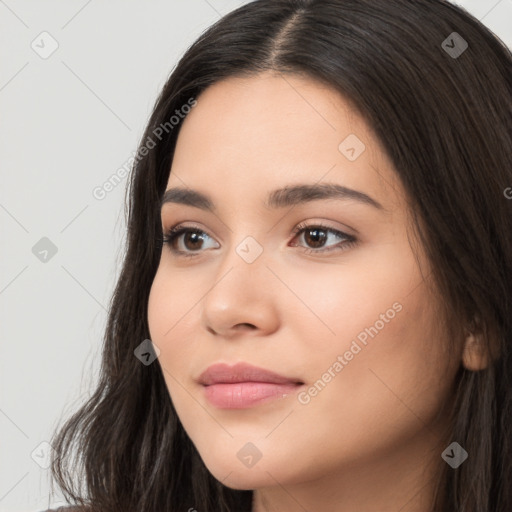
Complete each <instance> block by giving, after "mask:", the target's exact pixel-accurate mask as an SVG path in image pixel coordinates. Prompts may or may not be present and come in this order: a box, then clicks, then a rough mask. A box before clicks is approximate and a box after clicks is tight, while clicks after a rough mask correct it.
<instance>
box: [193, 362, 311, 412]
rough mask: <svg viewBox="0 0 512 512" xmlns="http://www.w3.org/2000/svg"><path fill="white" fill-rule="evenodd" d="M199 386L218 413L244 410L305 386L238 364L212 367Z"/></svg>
mask: <svg viewBox="0 0 512 512" xmlns="http://www.w3.org/2000/svg"><path fill="white" fill-rule="evenodd" d="M198 382H199V383H200V384H201V385H202V386H203V390H204V394H205V396H206V398H207V400H208V401H209V402H210V403H211V404H212V405H214V406H216V407H219V408H221V409H245V408H248V407H252V406H255V405H258V404H262V403H266V402H269V401H271V400H275V399H279V398H285V397H286V396H288V395H290V394H291V393H294V392H296V391H297V390H298V389H299V388H300V387H301V386H303V385H304V382H303V381H301V380H299V379H297V378H290V377H285V376H283V375H279V374H277V373H274V372H271V371H270V370H266V369H263V368H258V367H256V366H252V365H249V364H247V363H238V364H236V365H234V366H229V365H227V364H214V365H212V366H210V367H209V368H207V369H206V371H204V372H203V373H202V374H201V375H200V377H199V379H198Z"/></svg>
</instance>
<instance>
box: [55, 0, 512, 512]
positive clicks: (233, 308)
mask: <svg viewBox="0 0 512 512" xmlns="http://www.w3.org/2000/svg"><path fill="white" fill-rule="evenodd" d="M511 62H512V60H511V55H510V51H509V50H508V49H507V48H506V46H505V45H504V44H503V43H502V42H501V41H500V40H499V39H498V38H497V37H496V36H494V35H493V34H492V33H491V32H490V31H489V30H488V29H486V28H485V27H484V26H483V25H482V24H481V23H480V22H478V21H477V20H476V19H474V18H473V17H472V16H470V15H468V14H467V13H466V12H465V11H464V10H462V9H461V8H459V7H457V6H454V5H452V4H450V3H448V2H445V1H442V0H413V1H411V0H389V1H386V2H375V1H374V0H258V1H255V2H252V3H250V4H247V5H245V6H243V7H241V8H239V9H237V10H236V11H234V12H232V13H230V14H228V15H227V16H225V17H224V18H223V19H222V20H220V21H219V22H218V23H216V24H215V25H214V26H212V27H211V28H210V29H209V30H208V31H206V33H205V34H204V35H203V36H201V37H200V38H199V40H198V41H197V42H196V43H195V44H194V45H193V46H192V47H191V48H190V49H189V50H188V51H187V52H186V54H185V55H184V57H183V58H182V59H181V61H180V62H179V64H178V66H177V67H176V69H175V70H174V71H173V73H172V75H171V76H170V78H169V80H168V82H167V83H166V85H165V86H164V88H163V91H162V93H161V95H160V97H159V98H158V101H157V103H156V106H155V108H154V112H153V114H152V117H151V119H150V121H149V124H148V126H147V129H146V131H145V134H144V136H143V139H142V141H141V143H140V147H139V153H138V158H137V159H136V164H135V166H134V169H133V173H132V177H131V183H130V200H129V218H128V247H127V252H126V255H125V260H124V265H123V269H122V272H121V275H120V278H119V281H118V284H117V287H116V290H115V294H114V297H113V302H112V306H111V310H110V314H109V321H108V326H107V330H106V334H105V345H104V351H103V362H102V368H101V378H100V382H99V383H98V387H97V390H96V392H95V394H94V395H93V397H92V398H91V399H90V400H89V402H88V403H87V404H86V405H85V406H83V407H82V408H81V409H80V410H79V411H78V412H77V413H76V414H75V415H74V416H73V417H72V418H71V419H70V420H69V421H68V422H67V423H66V424H65V425H64V427H63V428H62V429H61V430H60V431H59V432H57V433H56V435H55V438H54V440H53V442H52V444H53V446H54V449H55V456H54V459H53V464H52V471H53V474H54V476H55V479H56V481H57V483H58V485H59V486H60V487H61V488H62V489H63V491H64V494H65V496H66V497H67V498H69V499H70V500H72V501H73V502H74V503H76V504H77V505H80V506H82V508H80V509H79V510H82V509H83V510H95V511H96V510H97V511H125V512H126V511H132V510H133V511H154V512H157V511H158V512H161V511H164V510H166V511H171V510H172V511H174V510H176V511H177V510H188V511H189V512H192V511H198V512H199V511H201V512H202V511H212V512H219V511H220V512H227V511H233V512H239V511H253V512H263V511H276V510H277V511H286V512H294V511H299V510H300V511H303V510H309V511H313V510H323V511H330V512H337V511H341V510H343V511H345V510H361V511H363V510H364V511H367V512H370V511H379V512H382V511H397V510H400V511H401V512H410V511H420V510H421V511H427V510H428V511H464V512H476V511H478V512H505V511H508V510H510V509H511V507H512V492H511V485H510V482H511V476H512V469H511V463H510V461H511V460H512V448H511V447H512V431H511V425H510V417H511V412H512V411H511V396H512V386H511V378H510V375H511V374H512V362H511V338H512V311H511V309H512V301H511V293H512V257H511V255H512V240H511V233H512V202H511V201H510V197H511V196H512V194H511V193H510V192H511V191H512V189H511V188H510V187H512V170H511V166H510V158H511V155H512V116H511V110H512V108H511V107H512V101H511V100H512V78H511ZM507 191H508V192H507ZM73 454H76V457H75V458H73Z"/></svg>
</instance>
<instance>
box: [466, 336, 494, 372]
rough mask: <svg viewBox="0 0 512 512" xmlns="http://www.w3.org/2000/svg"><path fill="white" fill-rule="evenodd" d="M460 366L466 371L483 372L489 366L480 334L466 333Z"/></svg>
mask: <svg viewBox="0 0 512 512" xmlns="http://www.w3.org/2000/svg"><path fill="white" fill-rule="evenodd" d="M462 364H463V365H464V367H465V368H466V369H467V370H471V371H475V372H476V371H479V370H484V369H485V368H487V366H488V365H489V358H488V354H487V351H486V350H485V344H484V343H483V339H482V337H481V335H480V334H476V333H474V332H471V333H468V335H467V337H466V340H465V341H464V349H463V351H462Z"/></svg>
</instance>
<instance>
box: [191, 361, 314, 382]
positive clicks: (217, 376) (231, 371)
mask: <svg viewBox="0 0 512 512" xmlns="http://www.w3.org/2000/svg"><path fill="white" fill-rule="evenodd" d="M198 380H199V383H200V384H203V385H205V386H209V385H211V384H221V383H227V384H233V383H236V382H270V383H273V384H304V383H303V382H302V381H301V380H299V379H296V378H290V377H284V376H283V375H279V374H277V373H274V372H271V371H270V370H265V369H264V368H258V367H256V366H252V365H250V364H247V363H237V364H235V365H234V366H229V365H227V364H224V363H217V364H213V365H211V366H209V367H208V368H207V369H206V370H205V371H204V372H203V373H202V374H201V375H200V376H199V379H198Z"/></svg>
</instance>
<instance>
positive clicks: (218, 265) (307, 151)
mask: <svg viewBox="0 0 512 512" xmlns="http://www.w3.org/2000/svg"><path fill="white" fill-rule="evenodd" d="M349 134H355V135H356V136H357V137H358V138H359V139H360V140H361V141H363V142H364V144H365V146H366V149H365V151H364V152H363V153H362V154H361V155H360V156H359V157H358V158H357V159H356V160H355V161H350V160H348V159H347V158H346V156H345V155H344V154H342V152H340V150H339V149H338V146H339V144H340V143H341V142H342V141H343V140H344V139H345V138H346V137H347V136H348V135H349ZM317 182H320V183H337V184H339V185H344V186H346V187H349V188H352V189H355V190H358V191H361V192H364V193H365V194H367V195H369V196H371V197H372V198H373V199H375V200H376V201H378V202H379V203H380V204H381V205H382V206H383V208H384V209H383V210H380V209H377V208H374V207H372V206H370V205H367V204H363V203H361V202H358V201H355V200H353V199H351V200H346V199H345V200H340V199H322V200H316V201H313V202H308V203H304V204H301V205H296V206H294V207H285V208H279V209H276V210H273V209H269V208H266V207H265V206H264V205H263V203H264V201H265V199H266V196H267V193H268V192H270V191H271V190H274V189H276V188H280V187H284V186H285V185H293V184H297V183H310V184H314V183H317ZM172 187H189V188H192V189H194V190H198V191H200V192H203V193H206V194H208V195H209V196H210V197H211V198H212V200H213V202H214V204H215V206H216V208H217V210H216V212H215V214H214V213H211V212H208V211H203V210H201V209H198V208H194V207H191V206H185V205H180V204H172V203H168V204H166V205H164V207H163V209H162V227H163V230H164V233H165V232H166V231H167V230H168V229H169V228H171V227H173V226H175V225H177V224H183V225H188V226H191V227H195V228H199V229H200V230H202V231H204V232H205V238H204V242H203V245H202V246H201V243H199V244H197V242H196V244H195V245H194V244H191V243H190V241H189V243H188V245H186V242H185V237H184V236H181V237H180V241H179V242H177V246H176V247H177V248H178V249H180V250H183V251H186V252H188V253H194V252H195V253H196V255H195V256H194V257H191V258H186V257H183V256H179V255H177V254H175V253H173V252H172V251H171V248H170V247H169V246H167V245H164V247H163V250H162V255H161V260H160V264H159V268H158V271H157V274H156V276H155V279H154V282H153V285H152V288H151V293H150V297H149V305H148V321H149V326H150V333H151V339H152V340H153V342H154V343H155V345H156V346H157V347H158V348H159V350H160V356H159V359H158V361H159V363H160V365H161V367H162V370H163V375H164V377H165V381H166V384H167V387H168V390H169V394H170V396H171V399H172V401H173V403H174V406H175V408H176V411H177V413H178V415H179V419H180V421H181V422H182V424H183V426H184V428H185V430H186V432H187V433H188V435H189V436H190V438H191V440H192V442H193V443H194V444H195V446H196V447H197V449H198V451H199V454H200V455H201V457H202V459H203V461H204V463H205V465H206V466H207V468H208V469H209V471H210V472H211V473H212V474H213V475H214V476H215V477H216V478H217V479H218V480H220V481H222V482H223V483H224V484H225V485H227V486H229V487H232V488H234V489H254V490H255V493H254V497H255V498H254V505H253V510H254V511H255V512H263V511H274V510H275V511H283V510H286V511H288V512H294V511H301V512H302V511H304V510H309V511H313V510H322V511H324V512H338V511H351V512H356V511H357V512H365V511H366V512H370V511H375V512H377V511H378V512H384V511H390V512H391V511H394V512H396V511H398V510H400V512H410V511H424V512H425V511H427V510H429V507H431V505H432V503H431V500H432V496H433V490H434V487H433V486H434V480H433V479H434V477H436V476H437V475H438V474H439V472H440V470H441V468H442V467H443V465H444V464H445V462H444V461H443V460H442V459H441V453H442V451H443V450H444V449H445V448H446V447H447V446H448V444H450V442H451V440H450V439H449V438H445V437H443V432H444V429H445V428H446V427H447V425H446V417H447V414H444V413H443V404H449V403H450V397H451V396H452V392H453V382H454V375H455V373H456V371H457V369H458V367H459V366H460V364H461V363H464V364H466V365H467V366H468V367H472V368H475V369H476V368H478V367H480V366H481V364H482V362H481V360H480V359H479V358H478V354H476V353H475V350H474V347H475V343H474V341H475V339H474V337H468V338H467V340H466V341H467V342H468V343H466V344H465V345H462V344H461V345H460V346H459V348H458V349H457V350H456V351H455V354H454V356H452V357H450V356H449V353H448V352H447V348H446V347H447V345H448V340H447V339H446V336H445V335H444V334H443V333H442V332H438V325H439V321H438V317H437V316H436V311H435V305H436V299H435V294H434V293H432V287H431V286H429V285H431V282H430V281H431V278H430V272H431V269H430V267H429V264H428V262H427V261H426V258H425V257H424V254H423V251H422V249H421V247H419V246H416V247H412V246H411V243H412V242H413V239H412V238H411V237H412V235H411V233H410V232H409V233H408V227H407V226H408V223H409V219H410V217H409V213H408V210H407V208H406V203H405V196H404V191H403V189H402V186H401V185H400V183H399V181H398V178H397V175H396V173H395V171H394V169H393V166H392V164H391V162H390V161H389V160H388V158H387V157H386V155H385V153H384V151H383V149H382V147H381V145H380V144H379V142H378V140H377V139H376V137H375V135H374V134H373V133H372V131H371V129H370V128H369V127H368V126H367V125H366V124H365V122H364V121H363V119H362V118H361V117H360V116H359V115H358V114H357V112H356V111H355V110H353V109H352V107H351V106H350V104H349V103H348V102H347V101H346V100H345V99H344V98H343V97H341V96H340V95H339V94H338V93H337V92H335V91H334V90H332V89H329V88H328V87H326V86H324V85H321V84H320V83H318V82H316V81H314V80H312V79H309V78H304V77H302V78H301V77H299V76H295V75H293V76H292V75H286V76H284V75H283V76H282V75H278V74H272V73H265V74H260V75H257V76H254V77H251V78H229V79H227V80H224V81H222V82H219V83H217V84H215V85H213V86H211V87H209V88H208V89H207V90H206V91H204V92H203V94H202V95H201V96H199V98H198V104H197V106H196V107H195V108H194V109H192V111H191V113H190V114H189V115H188V116H187V118H186V119H185V121H184V122H183V125H182V127H181V131H180V134H179V138H178V142H177V146H176V151H175V155H174V159H173V163H172V168H171V172H170V176H169V180H168V184H167V189H169V188H172ZM317 222H322V224H324V225H327V226H328V227H329V228H332V229H337V230H341V231H342V232H345V233H347V234H351V235H354V236H356V237H357V242H356V244H355V245H353V246H350V247H347V248H346V249H345V250H336V249H335V250H332V251H330V252H324V253H321V252H317V253H316V254H308V253H306V252H305V250H307V249H308V248H309V249H312V250H316V251H320V250H321V249H325V248H329V247H334V246H338V247H340V246H341V247H343V246H342V245H340V244H343V243H344V239H343V238H339V237H337V236H336V235H335V234H333V233H331V232H327V233H326V234H328V237H329V238H328V239H327V240H326V241H325V242H324V243H323V245H322V243H318V242H317V239H315V238H314V237H311V236H308V233H307V232H306V233H304V232H303V233H302V234H299V235H297V236H294V234H293V229H294V228H295V227H296V226H297V225H298V224H301V223H307V224H308V225H313V226H314V225H315V223H317ZM408 235H409V236H408ZM247 236H251V237H253V238H254V239H255V240H256V241H257V242H258V244H260V246H261V248H262V249H263V252H262V253H261V254H260V255H259V257H258V258H257V259H256V260H255V261H254V262H252V263H247V262H246V261H245V260H244V259H242V257H241V256H240V255H239V254H238V253H237V251H236V248H237V246H239V244H240V243H241V242H242V241H243V240H244V239H245V238H246V237H247ZM315 242H317V243H316V244H315ZM413 249H415V250H416V253H417V257H415V255H414V252H413ZM393 304H395V305H396V304H399V306H401V309H400V311H399V312H396V314H395V315H394V317H393V318H392V319H388V321H387V322H385V324H384V327H383V328H382V329H380V330H379V332H378V334H377V335H375V336H374V337H373V338H371V337H368V340H367V344H366V345H363V344H362V343H359V345H360V346H361V347H362V348H361V350H360V351H359V352H358V353H357V354H356V355H354V356H353V358H352V359H351V360H350V361H347V360H346V359H345V362H346V363H347V364H346V365H344V366H343V369H342V370H341V371H339V372H336V371H334V370H332V367H333V363H335V361H337V360H338V359H337V358H338V356H340V355H341V356H343V354H345V353H346V351H347V350H349V349H350V346H351V343H352V342H353V341H354V340H355V339H357V336H358V334H360V333H361V332H362V331H364V330H365V328H369V327H370V326H374V325H375V324H376V321H378V320H379V319H380V318H382V317H381V316H380V315H382V314H385V312H386V311H388V310H389V309H390V308H391V309H392V306H393ZM475 354H476V355H475ZM239 361H245V362H248V363H250V364H253V365H255V366H259V367H263V368H267V369H269V370H271V371H274V372H276V373H279V374H281V375H285V376H288V377H296V378H298V379H300V380H301V381H303V382H304V383H305V384H304V386H303V387H302V388H301V390H302V391H304V389H305V390H306V391H307V390H308V389H310V388H311V386H314V383H315V382H317V381H318V380H319V379H321V378H322V376H323V375H324V374H325V373H326V372H328V369H329V368H331V376H332V374H333V373H334V375H335V377H332V378H331V380H330V382H328V383H327V384H326V385H325V387H324V388H323V389H322V390H321V391H320V392H318V393H317V394H316V396H310V401H309V402H308V403H306V404H304V403H301V402H300V401H299V400H298V397H297V394H296V393H292V394H290V395H288V396H286V397H283V398H278V399H276V400H273V401H270V402H267V403H264V404H260V405H257V406H255V407H252V408H247V409H220V408H217V407H215V406H213V405H212V404H210V403H209V402H208V401H207V400H206V398H205V397H204V395H203V389H202V386H201V385H200V384H198V383H197V381H196V379H197V378H198V376H199V375H200V374H201V372H203V371H204V370H205V369H206V368H207V367H208V366H210V365H211V364H213V363H216V362H224V363H228V364H234V363H236V362H239ZM303 396H304V395H303ZM438 413H439V418H438V419H437V420H436V418H437V416H438ZM247 442H251V443H253V444H254V445H255V446H256V447H257V448H258V450H259V452H261V459H260V460H259V461H258V462H257V463H256V464H255V465H253V466H252V467H246V466H245V465H244V464H242V463H241V461H240V460H239V458H238V457H237V452H238V451H239V450H240V449H241V448H242V447H244V445H245V444H246V443H247ZM193 505H194V504H191V506H193Z"/></svg>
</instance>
